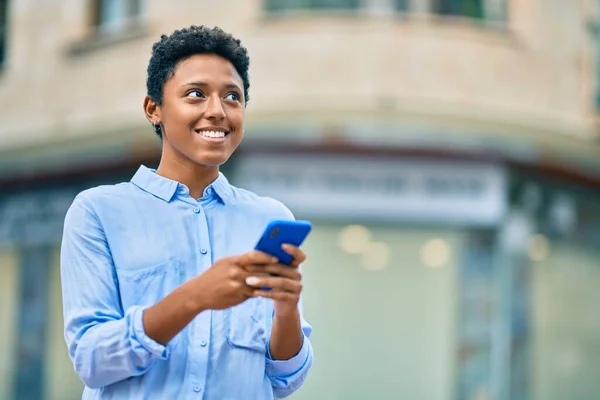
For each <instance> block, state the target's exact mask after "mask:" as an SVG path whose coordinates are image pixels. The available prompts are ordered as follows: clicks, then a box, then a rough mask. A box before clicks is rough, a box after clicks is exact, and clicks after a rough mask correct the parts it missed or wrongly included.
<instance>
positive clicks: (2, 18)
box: [0, 0, 8, 67]
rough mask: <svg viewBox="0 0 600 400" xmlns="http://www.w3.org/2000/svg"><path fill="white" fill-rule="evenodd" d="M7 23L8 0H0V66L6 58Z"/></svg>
mask: <svg viewBox="0 0 600 400" xmlns="http://www.w3.org/2000/svg"><path fill="white" fill-rule="evenodd" d="M7 24H8V0H0V67H2V65H3V64H4V61H5V59H6V40H7V31H8V29H7V28H8V27H7Z"/></svg>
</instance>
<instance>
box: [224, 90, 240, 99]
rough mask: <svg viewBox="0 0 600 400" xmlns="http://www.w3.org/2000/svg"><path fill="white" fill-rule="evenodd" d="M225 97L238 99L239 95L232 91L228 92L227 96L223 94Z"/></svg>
mask: <svg viewBox="0 0 600 400" xmlns="http://www.w3.org/2000/svg"><path fill="white" fill-rule="evenodd" d="M225 98H226V99H229V100H233V101H240V96H238V94H237V93H234V92H231V93H229V94H228V95H227V96H225Z"/></svg>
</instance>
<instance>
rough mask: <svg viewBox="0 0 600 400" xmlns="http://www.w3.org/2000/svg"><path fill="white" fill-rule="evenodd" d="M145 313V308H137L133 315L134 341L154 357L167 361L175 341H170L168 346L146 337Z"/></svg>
mask: <svg viewBox="0 0 600 400" xmlns="http://www.w3.org/2000/svg"><path fill="white" fill-rule="evenodd" d="M144 311H146V309H145V307H144V308H143V307H135V309H134V310H133V315H132V330H133V335H134V339H135V340H136V341H137V342H138V343H139V344H140V345H141V346H142V347H143V348H144V350H146V351H147V352H148V353H150V354H151V355H152V356H154V357H155V358H157V359H160V360H166V359H167V358H169V355H170V354H171V349H172V347H173V341H170V342H169V343H168V344H167V345H166V346H163V345H162V344H160V343H158V342H157V341H155V340H153V339H152V338H151V337H149V336H148V335H146V331H145V330H144V322H143V317H144Z"/></svg>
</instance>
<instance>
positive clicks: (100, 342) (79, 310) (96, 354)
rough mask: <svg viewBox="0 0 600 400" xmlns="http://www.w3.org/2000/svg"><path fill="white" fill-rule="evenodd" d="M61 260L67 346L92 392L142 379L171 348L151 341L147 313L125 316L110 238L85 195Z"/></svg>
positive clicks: (72, 213)
mask: <svg viewBox="0 0 600 400" xmlns="http://www.w3.org/2000/svg"><path fill="white" fill-rule="evenodd" d="M60 258H61V261H60V269H61V283H62V296H63V314H64V324H65V330H64V334H65V340H66V342H67V346H68V349H69V355H70V357H71V360H72V361H73V364H74V366H75V371H76V372H77V374H78V375H79V377H80V378H81V380H82V381H83V382H84V383H85V385H86V386H87V387H89V388H100V387H103V386H107V385H110V384H112V383H115V382H119V381H121V380H124V379H126V378H129V377H132V376H138V375H142V374H144V373H145V372H146V371H147V370H148V369H149V368H150V367H151V366H152V364H153V363H154V361H155V360H157V359H166V358H167V357H168V356H169V353H170V346H163V345H161V344H159V343H157V342H155V341H154V340H152V339H151V338H150V337H148V336H146V333H145V332H144V326H143V323H142V316H143V312H144V308H142V307H137V306H134V307H131V308H129V309H127V310H125V311H123V310H122V308H121V305H120V301H119V292H118V280H117V276H116V271H115V268H114V264H113V260H112V257H111V254H110V249H109V246H108V243H107V239H106V235H105V233H104V230H103V228H102V225H101V223H100V221H99V219H98V217H97V215H96V213H95V212H94V211H93V208H92V206H91V205H90V203H89V202H88V201H86V199H85V198H84V197H83V196H82V195H81V194H80V195H79V196H78V197H77V198H76V199H75V200H74V202H73V204H72V205H71V207H70V208H69V210H68V211H67V215H66V218H65V224H64V231H63V240H62V245H61V257H60Z"/></svg>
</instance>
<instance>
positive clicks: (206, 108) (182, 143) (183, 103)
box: [145, 54, 245, 166]
mask: <svg viewBox="0 0 600 400" xmlns="http://www.w3.org/2000/svg"><path fill="white" fill-rule="evenodd" d="M243 87H244V85H243V81H242V78H241V77H240V75H239V74H238V72H237V71H236V69H235V68H234V66H233V64H231V62H229V61H228V60H226V59H225V58H223V57H220V56H217V55H214V54H197V55H194V56H192V57H190V58H187V59H185V60H182V61H181V62H179V63H178V64H177V66H176V67H175V73H174V75H173V76H172V77H171V78H170V79H168V80H167V82H165V85H164V88H163V104H162V105H160V106H155V107H154V109H155V110H154V112H151V110H149V105H150V108H152V106H151V104H149V103H153V102H152V100H149V99H147V100H146V103H145V106H146V113H147V115H148V117H149V119H151V118H153V117H152V114H154V115H155V117H154V118H158V120H159V121H160V123H161V126H162V136H163V156H165V155H166V154H165V150H166V152H168V154H169V155H171V154H173V155H174V156H175V157H178V158H180V161H184V162H185V161H187V160H191V161H193V162H194V163H196V164H200V165H205V166H219V165H221V164H223V163H224V162H225V161H227V160H228V159H229V157H230V156H231V154H232V153H233V152H234V151H235V149H236V148H237V147H238V145H239V144H240V142H241V141H242V136H243V134H244V116H245V106H244V104H245V99H244V90H243ZM151 122H155V121H153V120H152V119H151ZM171 150H174V151H171ZM185 159H187V160H185Z"/></svg>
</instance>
